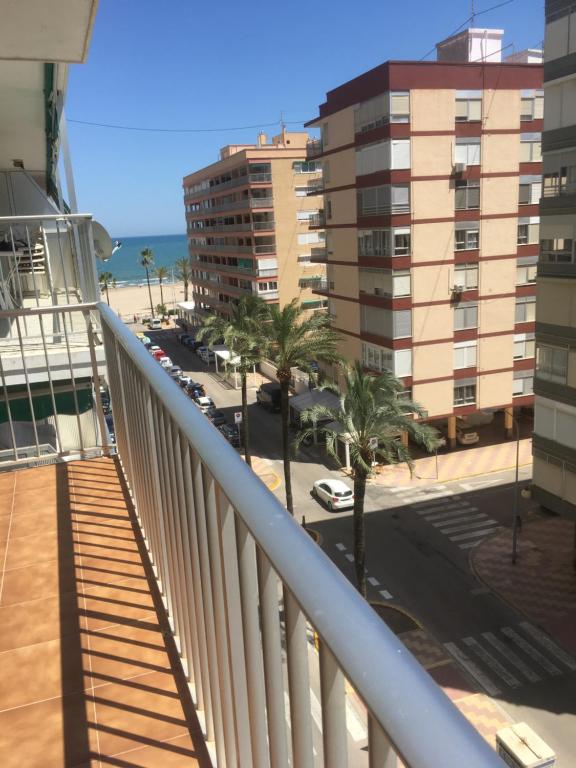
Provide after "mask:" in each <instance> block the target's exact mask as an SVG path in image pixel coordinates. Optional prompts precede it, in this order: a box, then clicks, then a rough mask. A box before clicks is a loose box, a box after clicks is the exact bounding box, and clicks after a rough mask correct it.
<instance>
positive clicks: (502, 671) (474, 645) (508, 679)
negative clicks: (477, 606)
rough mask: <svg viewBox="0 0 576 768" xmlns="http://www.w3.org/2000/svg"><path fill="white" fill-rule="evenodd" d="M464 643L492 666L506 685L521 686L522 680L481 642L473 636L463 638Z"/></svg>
mask: <svg viewBox="0 0 576 768" xmlns="http://www.w3.org/2000/svg"><path fill="white" fill-rule="evenodd" d="M462 642H463V643H465V644H466V645H467V646H468V648H471V649H472V651H474V653H475V654H476V656H479V657H480V658H481V659H482V661H483V662H484V664H486V666H488V667H490V669H491V670H492V671H493V672H495V673H496V674H497V675H498V676H499V677H501V678H502V680H504V682H505V683H506V685H509V686H510V688H519V687H520V680H518V678H517V677H514V675H512V674H511V673H510V672H508V670H507V669H506V668H505V667H503V666H502V664H500V662H499V661H498V659H496V658H495V657H494V656H492V654H491V653H489V652H488V651H487V650H486V649H485V648H483V647H482V646H481V645H480V643H479V642H478V641H477V640H475V639H474V638H473V637H465V638H464V639H463V640H462Z"/></svg>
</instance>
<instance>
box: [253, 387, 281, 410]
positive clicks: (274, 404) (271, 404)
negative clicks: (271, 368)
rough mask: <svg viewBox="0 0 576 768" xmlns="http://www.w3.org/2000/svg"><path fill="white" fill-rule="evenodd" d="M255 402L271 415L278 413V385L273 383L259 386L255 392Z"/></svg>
mask: <svg viewBox="0 0 576 768" xmlns="http://www.w3.org/2000/svg"><path fill="white" fill-rule="evenodd" d="M256 402H257V403H258V405H261V406H262V407H263V408H266V409H267V410H269V411H271V412H272V413H275V412H278V411H280V384H278V383H277V382H275V381H270V382H268V383H267V384H261V385H260V388H259V389H258V391H257V392H256Z"/></svg>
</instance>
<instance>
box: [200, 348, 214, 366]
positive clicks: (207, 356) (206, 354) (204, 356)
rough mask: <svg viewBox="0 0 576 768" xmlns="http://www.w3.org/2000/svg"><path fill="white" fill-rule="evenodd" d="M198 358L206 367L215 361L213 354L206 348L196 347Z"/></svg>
mask: <svg viewBox="0 0 576 768" xmlns="http://www.w3.org/2000/svg"><path fill="white" fill-rule="evenodd" d="M196 354H197V355H198V357H199V358H200V359H201V360H203V361H204V362H205V363H206V364H207V365H208V364H209V363H213V362H214V359H215V355H214V352H213V351H212V350H211V349H209V348H208V347H198V349H197V350H196Z"/></svg>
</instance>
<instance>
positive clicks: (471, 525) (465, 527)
mask: <svg viewBox="0 0 576 768" xmlns="http://www.w3.org/2000/svg"><path fill="white" fill-rule="evenodd" d="M480 518H482V522H478V523H466V525H456V526H452V527H451V528H441V532H442V533H458V531H471V530H472V529H473V528H480V527H481V526H483V525H489V524H491V523H494V524H496V520H491V519H490V518H487V517H486V515H477V516H476V517H471V518H470V520H479V519H480Z"/></svg>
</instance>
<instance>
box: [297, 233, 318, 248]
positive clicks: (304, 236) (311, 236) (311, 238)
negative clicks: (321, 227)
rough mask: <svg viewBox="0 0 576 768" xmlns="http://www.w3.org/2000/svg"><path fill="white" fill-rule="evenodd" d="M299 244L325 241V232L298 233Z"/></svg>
mask: <svg viewBox="0 0 576 768" xmlns="http://www.w3.org/2000/svg"><path fill="white" fill-rule="evenodd" d="M297 239H298V245H306V244H307V243H323V242H324V233H323V232H302V233H301V234H299V235H297Z"/></svg>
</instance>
